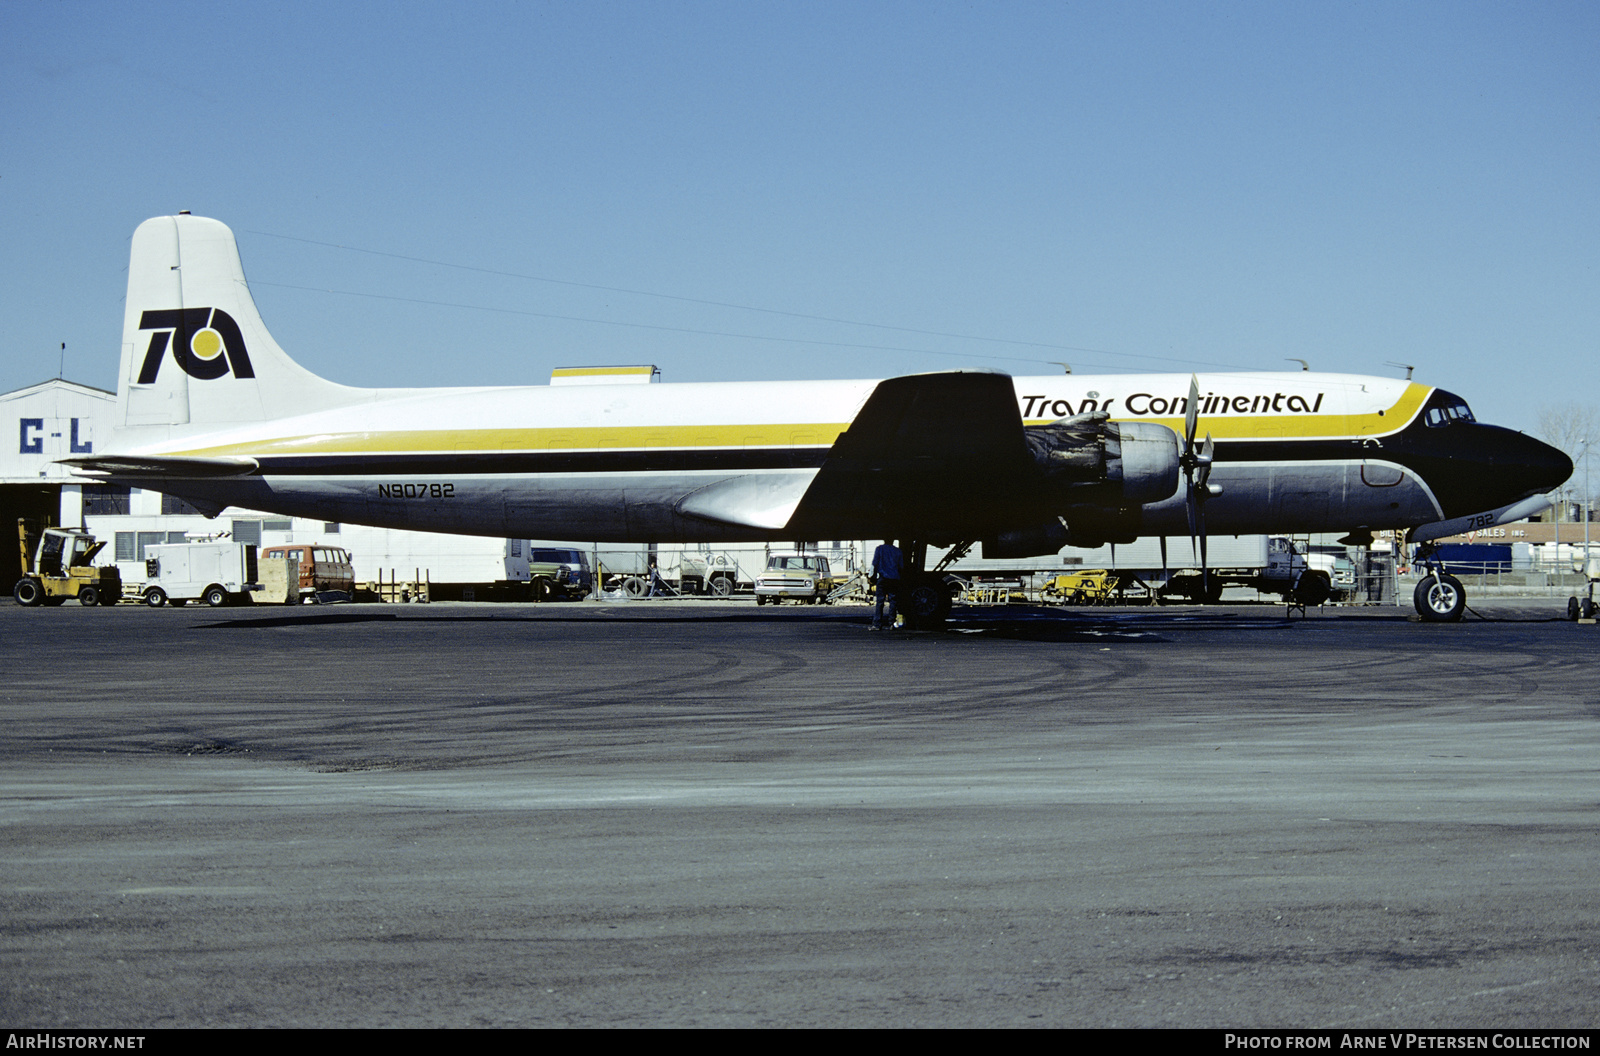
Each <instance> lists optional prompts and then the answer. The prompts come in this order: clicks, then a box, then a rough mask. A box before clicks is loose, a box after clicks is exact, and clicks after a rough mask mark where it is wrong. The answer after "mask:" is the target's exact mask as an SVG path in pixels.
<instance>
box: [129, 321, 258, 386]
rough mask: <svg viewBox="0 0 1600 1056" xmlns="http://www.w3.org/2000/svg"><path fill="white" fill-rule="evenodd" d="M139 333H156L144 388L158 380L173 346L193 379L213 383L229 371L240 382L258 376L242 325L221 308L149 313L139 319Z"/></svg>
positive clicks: (142, 374) (143, 371) (144, 373)
mask: <svg viewBox="0 0 1600 1056" xmlns="http://www.w3.org/2000/svg"><path fill="white" fill-rule="evenodd" d="M139 329H140V330H154V331H155V333H153V334H151V335H150V347H149V348H148V349H146V350H145V354H144V365H143V366H141V367H140V368H139V384H140V385H149V384H152V383H153V382H154V381H155V380H156V374H157V373H158V372H159V371H160V370H161V359H162V357H163V356H165V355H166V351H167V345H168V344H170V345H171V346H172V358H173V360H175V361H176V362H177V364H178V366H179V367H181V368H183V372H184V373H185V374H187V375H189V376H190V377H191V378H199V379H201V380H202V381H210V380H212V379H213V378H220V377H222V376H223V375H224V374H226V373H228V371H229V370H232V371H233V376H234V377H236V378H253V377H255V376H256V372H255V370H254V369H252V368H251V366H250V353H249V352H248V351H247V350H246V349H245V347H244V335H243V334H241V333H239V324H238V323H236V322H234V321H233V316H231V315H229V314H228V313H227V312H225V311H223V310H222V309H221V308H168V309H165V310H163V311H158V312H145V313H144V314H143V315H141V316H139Z"/></svg>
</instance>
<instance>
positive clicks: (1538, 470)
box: [1473, 425, 1572, 505]
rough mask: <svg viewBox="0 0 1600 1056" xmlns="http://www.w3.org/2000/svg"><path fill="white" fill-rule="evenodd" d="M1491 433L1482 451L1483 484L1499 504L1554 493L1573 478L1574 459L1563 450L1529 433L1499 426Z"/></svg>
mask: <svg viewBox="0 0 1600 1056" xmlns="http://www.w3.org/2000/svg"><path fill="white" fill-rule="evenodd" d="M1479 428H1480V429H1486V430H1488V431H1489V432H1488V434H1487V435H1485V436H1484V437H1483V438H1482V439H1483V443H1481V444H1480V445H1473V446H1476V447H1477V448H1478V459H1477V460H1478V461H1479V462H1480V464H1481V465H1482V473H1483V482H1484V483H1485V484H1487V485H1489V486H1491V487H1492V488H1493V489H1494V491H1495V492H1496V493H1497V497H1496V498H1495V505H1501V504H1504V503H1511V502H1516V501H1518V500H1520V499H1525V498H1530V497H1531V496H1534V495H1543V494H1546V493H1548V492H1552V491H1554V490H1556V489H1557V488H1559V487H1560V486H1561V485H1563V484H1565V483H1566V482H1567V478H1568V477H1570V476H1572V459H1570V458H1568V457H1567V455H1566V452H1564V451H1562V450H1560V449H1559V448H1555V447H1551V446H1550V445H1549V444H1547V443H1545V442H1544V441H1543V440H1535V439H1534V438H1533V437H1531V436H1528V435H1527V434H1525V433H1519V432H1516V431H1515V430H1511V429H1502V428H1500V427H1498V426H1492V425H1491V426H1479Z"/></svg>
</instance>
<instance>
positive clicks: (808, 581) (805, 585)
mask: <svg viewBox="0 0 1600 1056" xmlns="http://www.w3.org/2000/svg"><path fill="white" fill-rule="evenodd" d="M836 585H837V580H835V579H834V576H833V573H832V571H831V570H830V569H829V568H828V559H827V558H825V557H822V556H820V555H818V554H773V555H772V556H771V557H769V558H767V568H766V571H764V572H762V573H761V574H760V575H759V576H757V577H756V604H757V605H765V604H766V603H767V602H769V601H770V602H772V604H774V605H776V604H778V603H779V602H780V601H782V600H783V599H784V598H794V599H795V600H797V601H803V602H806V603H807V604H808V605H815V604H817V603H818V602H822V603H826V602H827V600H828V592H829V591H831V590H833V588H834V587H835V586H836Z"/></svg>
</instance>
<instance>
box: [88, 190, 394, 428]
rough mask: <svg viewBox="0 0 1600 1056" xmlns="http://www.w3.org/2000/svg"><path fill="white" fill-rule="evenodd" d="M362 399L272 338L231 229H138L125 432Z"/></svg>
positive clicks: (155, 223)
mask: <svg viewBox="0 0 1600 1056" xmlns="http://www.w3.org/2000/svg"><path fill="white" fill-rule="evenodd" d="M361 393H362V390H359V389H352V388H349V387H347V386H344V385H338V384H335V383H333V382H331V381H326V380H324V379H322V378H319V377H317V376H316V375H315V374H312V373H311V372H310V371H308V370H306V369H305V368H304V367H302V366H300V365H299V364H298V363H296V362H295V361H294V360H292V359H290V358H289V356H288V355H287V354H286V353H285V352H284V351H283V349H282V348H280V347H279V346H278V343H277V342H276V341H274V340H273V339H272V335H271V334H270V333H268V331H267V328H266V324H264V323H263V322H262V321H261V315H260V313H259V312H258V311H257V310H256V305H255V300H254V299H253V298H252V297H251V296H250V289H249V287H248V286H247V285H246V283H245V277H244V266H243V264H241V262H240V260H239V247H238V245H237V243H236V242H235V241H234V237H233V232H232V231H231V230H229V229H228V226H227V225H226V224H224V223H221V222H220V221H217V220H211V219H207V218H206V217H203V216H190V215H189V214H187V213H180V214H179V215H177V216H158V217H154V218H152V219H150V220H146V221H145V222H144V223H142V224H140V225H139V227H138V229H137V230H136V231H134V233H133V248H132V252H131V254H130V256H129V261H128V300H127V307H126V312H125V314H124V317H123V324H122V366H121V372H120V373H119V375H118V380H117V403H118V409H119V411H120V412H121V413H120V415H119V417H120V424H121V425H122V426H124V427H131V428H141V427H160V426H169V427H170V426H185V425H207V426H215V425H227V424H233V423H239V422H252V421H263V420H268V419H272V418H281V417H288V416H291V415H297V414H305V413H307V412H310V411H318V410H324V409H327V408H329V407H336V406H339V405H341V404H347V403H350V402H353V401H354V400H357V399H359V398H360V397H361Z"/></svg>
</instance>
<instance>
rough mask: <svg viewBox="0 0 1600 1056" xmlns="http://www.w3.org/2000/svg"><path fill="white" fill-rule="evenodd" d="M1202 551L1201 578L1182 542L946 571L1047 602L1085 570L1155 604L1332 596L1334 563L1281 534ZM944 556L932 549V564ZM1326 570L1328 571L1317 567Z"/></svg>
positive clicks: (1242, 538) (1067, 593)
mask: <svg viewBox="0 0 1600 1056" xmlns="http://www.w3.org/2000/svg"><path fill="white" fill-rule="evenodd" d="M1206 551H1207V552H1206V565H1207V568H1206V569H1205V570H1204V572H1203V573H1202V570H1201V567H1200V562H1199V560H1198V554H1197V552H1196V549H1195V548H1194V547H1191V545H1190V541H1189V538H1188V537H1187V536H1168V537H1165V538H1162V537H1160V536H1149V537H1146V538H1142V539H1138V540H1135V541H1134V542H1132V543H1122V544H1117V545H1111V544H1108V545H1106V546H1101V547H1096V548H1094V549H1082V548H1078V547H1070V546H1069V547H1064V548H1063V549H1061V550H1060V551H1059V552H1058V553H1055V554H1044V555H1041V556H1038V557H1030V558H1022V559H1016V558H1008V559H1003V560H1002V559H988V558H985V557H983V555H982V553H981V550H980V552H978V553H976V554H975V555H968V556H966V557H962V558H960V559H958V560H956V561H953V562H951V563H950V564H949V565H948V566H946V568H945V571H946V572H947V573H949V574H951V575H954V576H956V577H958V578H960V579H962V580H963V581H973V582H982V581H991V582H1000V583H1015V584H1016V585H1017V586H1019V587H1021V588H1023V589H1028V590H1032V591H1037V592H1039V593H1040V594H1041V595H1042V596H1044V597H1046V598H1051V599H1054V598H1072V597H1074V595H1075V594H1076V593H1077V592H1076V590H1074V589H1063V588H1062V586H1061V585H1060V583H1059V580H1060V577H1062V576H1071V575H1072V574H1074V573H1087V572H1106V573H1111V574H1112V577H1111V578H1113V579H1114V580H1115V587H1114V589H1115V590H1116V591H1117V592H1118V593H1119V594H1126V593H1127V592H1128V591H1130V590H1138V591H1139V592H1140V593H1142V594H1143V595H1144V596H1146V597H1149V598H1151V599H1153V600H1158V599H1161V598H1172V597H1182V598H1187V599H1189V600H1191V601H1198V602H1215V601H1217V600H1218V599H1219V598H1220V597H1221V596H1222V591H1223V590H1224V589H1226V588H1227V587H1230V586H1236V587H1252V588H1254V589H1256V590H1258V591H1260V592H1261V593H1263V594H1278V595H1281V596H1282V597H1283V598H1284V599H1285V600H1292V601H1294V602H1295V603H1297V604H1305V605H1320V604H1321V603H1322V602H1324V601H1326V600H1328V598H1329V597H1330V596H1331V594H1332V593H1333V574H1332V572H1331V568H1332V566H1333V564H1334V558H1333V557H1331V556H1328V557H1324V556H1323V555H1309V554H1308V553H1307V551H1306V548H1305V547H1304V546H1302V545H1300V544H1298V543H1296V542H1294V541H1293V540H1291V539H1289V538H1287V537H1286V536H1267V535H1237V536H1212V537H1210V538H1208V539H1207V540H1206ZM945 553H947V552H937V553H936V552H935V551H934V550H932V549H931V548H930V550H929V555H928V556H929V563H930V565H935V564H936V562H937V561H938V559H939V558H940V557H943V556H944V554H945ZM1323 564H1326V565H1327V566H1328V567H1327V568H1324V567H1320V566H1321V565H1323ZM1106 582H1107V580H1105V579H1100V580H1097V583H1098V584H1099V585H1100V588H1099V589H1098V590H1097V591H1096V592H1095V593H1096V597H1095V600H1103V595H1104V584H1105V583H1106ZM1084 596H1085V597H1087V595H1084Z"/></svg>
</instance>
